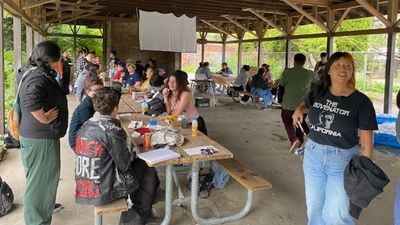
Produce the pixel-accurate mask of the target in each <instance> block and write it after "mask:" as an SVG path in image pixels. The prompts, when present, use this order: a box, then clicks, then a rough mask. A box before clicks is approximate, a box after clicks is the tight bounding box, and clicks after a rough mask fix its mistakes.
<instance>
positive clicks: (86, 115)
mask: <svg viewBox="0 0 400 225" xmlns="http://www.w3.org/2000/svg"><path fill="white" fill-rule="evenodd" d="M93 115H94V108H93V103H92V98H91V97H89V96H86V97H85V98H84V99H83V101H82V102H81V104H79V105H78V107H76V109H75V111H74V113H73V114H72V118H71V123H70V124H69V131H68V142H69V146H71V148H72V149H75V139H76V134H77V133H78V131H79V130H80V129H81V127H82V125H83V124H84V123H85V122H86V121H88V120H89V119H90V118H92V117H93Z"/></svg>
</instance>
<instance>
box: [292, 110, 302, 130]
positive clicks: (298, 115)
mask: <svg viewBox="0 0 400 225" xmlns="http://www.w3.org/2000/svg"><path fill="white" fill-rule="evenodd" d="M292 119H293V126H294V127H296V128H299V124H301V123H303V120H304V115H303V112H302V111H301V110H300V109H296V110H295V111H294V113H293V115H292Z"/></svg>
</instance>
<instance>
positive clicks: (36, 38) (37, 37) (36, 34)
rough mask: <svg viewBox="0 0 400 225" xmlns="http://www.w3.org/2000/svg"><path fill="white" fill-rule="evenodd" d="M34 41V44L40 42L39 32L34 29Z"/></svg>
mask: <svg viewBox="0 0 400 225" xmlns="http://www.w3.org/2000/svg"><path fill="white" fill-rule="evenodd" d="M33 43H34V46H36V45H37V44H39V32H37V30H34V31H33Z"/></svg>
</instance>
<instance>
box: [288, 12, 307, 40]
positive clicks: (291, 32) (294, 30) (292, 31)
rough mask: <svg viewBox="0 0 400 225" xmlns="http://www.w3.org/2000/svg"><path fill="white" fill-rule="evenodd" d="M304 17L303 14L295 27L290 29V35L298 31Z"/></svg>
mask: <svg viewBox="0 0 400 225" xmlns="http://www.w3.org/2000/svg"><path fill="white" fill-rule="evenodd" d="M303 18H304V15H301V16H300V17H299V19H298V20H297V22H296V24H295V25H294V27H293V28H292V30H290V33H289V35H293V34H294V32H296V30H297V28H298V27H299V25H300V23H301V21H302V20H303Z"/></svg>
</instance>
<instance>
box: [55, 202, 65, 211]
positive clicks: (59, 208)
mask: <svg viewBox="0 0 400 225" xmlns="http://www.w3.org/2000/svg"><path fill="white" fill-rule="evenodd" d="M63 208H64V206H63V205H61V204H60V203H56V204H55V205H54V209H53V213H56V212H58V211H60V210H61V209H63Z"/></svg>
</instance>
